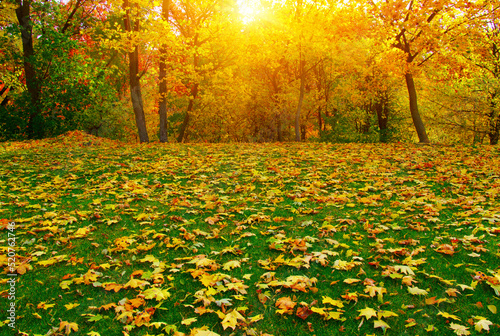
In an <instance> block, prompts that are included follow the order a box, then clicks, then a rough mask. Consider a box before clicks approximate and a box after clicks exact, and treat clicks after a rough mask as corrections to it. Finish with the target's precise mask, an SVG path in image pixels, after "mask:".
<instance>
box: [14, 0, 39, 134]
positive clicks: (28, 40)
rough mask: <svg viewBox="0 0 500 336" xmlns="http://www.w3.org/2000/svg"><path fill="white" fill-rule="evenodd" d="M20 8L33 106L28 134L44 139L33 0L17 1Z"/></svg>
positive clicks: (22, 36)
mask: <svg viewBox="0 0 500 336" xmlns="http://www.w3.org/2000/svg"><path fill="white" fill-rule="evenodd" d="M16 2H17V5H19V7H18V8H16V16H17V20H18V21H19V25H20V28H21V39H22V45H23V57H24V64H23V65H24V75H25V79H26V86H27V87H28V93H29V95H30V101H31V106H30V107H29V109H30V113H29V119H28V127H27V130H26V131H27V134H28V138H30V139H33V138H42V137H43V136H44V134H45V132H44V126H43V118H42V113H41V110H40V94H41V89H40V83H38V79H37V76H36V71H35V68H34V67H33V64H32V63H31V62H32V60H33V57H34V55H35V50H34V48H33V27H32V22H31V14H30V9H31V0H24V1H23V0H17V1H16Z"/></svg>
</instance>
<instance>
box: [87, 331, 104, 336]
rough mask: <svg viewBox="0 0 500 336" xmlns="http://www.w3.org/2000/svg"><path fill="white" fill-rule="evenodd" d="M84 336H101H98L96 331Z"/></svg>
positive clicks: (99, 335)
mask: <svg viewBox="0 0 500 336" xmlns="http://www.w3.org/2000/svg"><path fill="white" fill-rule="evenodd" d="M85 335H89V336H101V334H99V333H98V332H97V331H90V332H88V333H86V334H85Z"/></svg>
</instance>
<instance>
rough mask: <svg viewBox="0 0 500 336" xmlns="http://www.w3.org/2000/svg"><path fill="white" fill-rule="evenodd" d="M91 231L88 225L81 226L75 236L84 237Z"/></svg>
mask: <svg viewBox="0 0 500 336" xmlns="http://www.w3.org/2000/svg"><path fill="white" fill-rule="evenodd" d="M90 231H91V228H90V227H88V226H86V227H82V228H79V229H78V230H76V232H75V233H74V235H73V238H83V237H85V236H87V235H88V234H89V232H90Z"/></svg>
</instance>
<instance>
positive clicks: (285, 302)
mask: <svg viewBox="0 0 500 336" xmlns="http://www.w3.org/2000/svg"><path fill="white" fill-rule="evenodd" d="M296 304H297V303H296V302H293V301H292V299H290V297H288V296H285V297H282V298H279V299H278V301H276V303H275V306H276V307H278V308H279V309H278V310H277V311H276V312H277V313H280V314H285V313H286V314H289V313H292V311H293V308H294V307H295V305H296Z"/></svg>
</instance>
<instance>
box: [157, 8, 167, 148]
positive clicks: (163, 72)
mask: <svg viewBox="0 0 500 336" xmlns="http://www.w3.org/2000/svg"><path fill="white" fill-rule="evenodd" d="M169 10H170V0H163V5H162V12H161V14H162V18H163V20H165V22H167V23H168V14H169ZM160 55H161V56H160V74H159V80H160V87H159V90H160V92H159V93H160V104H159V105H160V106H159V109H158V114H159V115H160V136H159V138H160V142H167V141H168V135H167V127H168V125H167V46H166V45H165V44H163V45H162V46H161V48H160Z"/></svg>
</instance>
